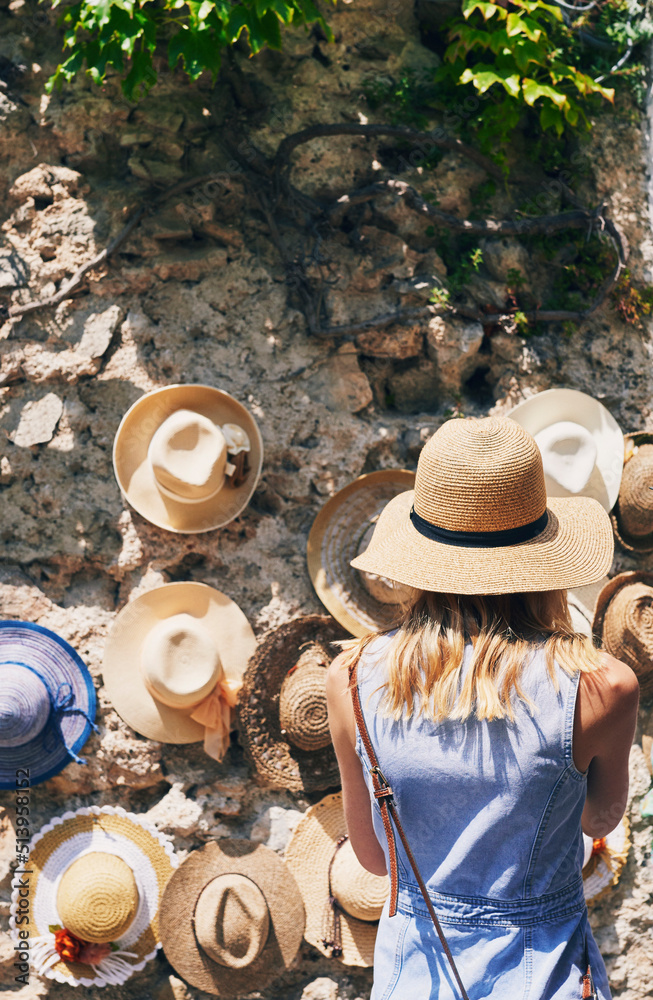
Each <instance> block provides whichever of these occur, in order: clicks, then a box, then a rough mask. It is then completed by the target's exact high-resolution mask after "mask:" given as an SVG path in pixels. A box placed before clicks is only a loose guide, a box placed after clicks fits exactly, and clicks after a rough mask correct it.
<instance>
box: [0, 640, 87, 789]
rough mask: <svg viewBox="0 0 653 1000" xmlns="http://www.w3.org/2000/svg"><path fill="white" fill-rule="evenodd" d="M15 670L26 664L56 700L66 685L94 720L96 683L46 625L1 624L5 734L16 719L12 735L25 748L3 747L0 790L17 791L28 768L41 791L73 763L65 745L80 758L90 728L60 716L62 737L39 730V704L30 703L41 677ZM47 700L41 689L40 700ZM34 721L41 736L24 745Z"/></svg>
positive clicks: (79, 719) (0, 698) (0, 703)
mask: <svg viewBox="0 0 653 1000" xmlns="http://www.w3.org/2000/svg"><path fill="white" fill-rule="evenodd" d="M16 664H24V665H26V666H27V667H31V668H32V670H35V671H36V672H37V674H38V675H39V677H41V679H42V681H43V683H44V684H45V685H47V688H48V689H49V691H50V694H51V695H52V696H54V695H55V694H56V692H57V691H58V690H59V689H60V686H61V685H68V686H69V689H70V690H71V691H72V692H73V698H74V700H73V704H74V706H75V707H77V708H80V709H81V710H82V712H83V713H85V715H87V716H88V717H89V718H90V719H95V706H96V699H95V688H94V686H93V680H92V678H91V675H90V673H89V671H88V668H87V666H86V664H85V663H84V661H83V660H82V659H81V657H80V656H79V655H78V654H77V653H76V652H75V650H74V649H73V648H72V646H70V645H69V644H68V643H67V642H65V640H64V639H62V638H61V637H60V636H58V635H57V634H56V633H55V632H51V631H50V629H47V628H43V627H42V626H41V625H32V624H30V623H28V622H17V621H2V622H0V711H2V714H3V715H4V716H5V719H4V723H3V735H4V734H5V732H6V730H5V729H4V726H8V722H9V718H11V719H12V722H14V723H15V725H14V726H12V734H13V736H14V737H15V738H16V740H18V741H19V742H20V744H21V745H17V746H6V745H4V746H0V788H15V787H16V768H17V767H23V768H29V773H30V782H31V784H32V785H38V784H40V783H41V782H42V781H45V780H46V779H47V778H51V777H52V776H53V775H54V774H58V773H59V771H61V770H62V769H63V768H64V767H65V766H66V764H68V763H69V762H70V759H71V758H70V756H69V754H68V751H67V750H66V745H67V746H69V747H70V748H71V749H72V750H73V751H74V752H75V753H78V752H79V751H80V750H81V748H82V747H83V746H84V744H85V742H86V740H87V739H88V737H89V735H90V732H91V724H90V722H89V721H88V720H87V719H86V718H85V717H84V715H83V714H81V713H80V712H75V713H70V714H62V715H60V717H59V727H60V733H57V732H56V730H55V731H53V730H54V727H53V726H52V725H51V724H48V725H47V726H46V727H45V728H43V729H39V727H38V725H37V722H38V720H36V719H34V718H33V716H32V713H33V712H38V711H39V709H38V707H37V705H36V703H35V701H34V699H31V700H30V701H29V703H28V702H26V697H27V694H28V684H30V683H34V682H36V685H37V687H38V685H39V677H37V676H36V675H34V674H31V672H30V671H28V670H26V669H25V666H23V667H22V668H17V667H16ZM17 669H18V671H19V672H18V673H17ZM27 675H31V677H32V678H34V681H32V682H30V681H27ZM10 677H13V678H14V680H15V681H17V682H18V687H16V685H15V684H10V681H9V678H10ZM66 690H68V688H66ZM44 694H45V692H44V691H43V690H42V689H41V696H43V695H44ZM48 708H49V703H48ZM44 710H45V705H44V704H43V703H41V707H40V711H41V713H42V712H43V711H44ZM21 719H24V720H25V724H26V725H27V728H23V724H22V722H21ZM30 719H31V720H32V722H33V724H34V725H33V727H32V731H33V732H34V729H38V730H39V731H37V732H36V733H35V735H34V736H33V737H32V738H31V739H29V740H28V741H27V742H26V743H23V742H22V737H21V734H22V735H23V736H29V732H28V728H29V723H30ZM62 737H63V739H62ZM12 742H13V741H12Z"/></svg>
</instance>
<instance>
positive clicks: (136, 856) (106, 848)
mask: <svg viewBox="0 0 653 1000" xmlns="http://www.w3.org/2000/svg"><path fill="white" fill-rule="evenodd" d="M177 864H178V860H177V856H176V855H175V854H174V852H173V850H172V846H171V844H170V842H169V841H168V840H167V839H166V838H165V837H164V836H163V835H162V834H160V833H159V832H158V831H157V830H156V829H154V827H151V826H150V825H149V824H148V823H147V822H146V821H145V820H143V819H142V817H140V816H136V815H134V814H133V813H127V812H125V810H124V809H121V808H120V807H118V806H115V807H113V806H103V807H102V808H100V807H98V806H92V807H90V808H83V809H78V810H77V811H76V812H67V813H64V814H63V816H56V817H55V818H54V819H52V820H51V821H50V822H49V823H47V824H46V825H45V826H44V827H42V828H41V830H40V831H39V832H38V833H37V834H35V836H34V837H33V839H32V841H31V843H30V847H29V865H26V866H24V867H25V868H26V871H27V873H26V874H25V875H23V876H21V878H23V879H24V880H26V881H27V883H28V888H29V918H30V924H29V931H30V949H29V950H30V952H31V962H32V968H33V969H34V971H35V972H37V973H38V974H39V975H44V976H46V977H47V978H48V979H54V980H56V981H57V982H59V983H68V984H70V985H73V986H79V985H82V986H117V985H119V984H120V983H124V982H125V981H126V980H127V979H129V977H130V976H132V975H133V974H134V972H137V971H139V970H141V969H143V968H144V967H145V965H146V963H147V962H149V961H150V959H152V958H154V956H155V954H156V951H157V949H158V948H159V947H160V944H159V933H158V912H159V905H160V902H161V899H162V897H163V892H164V889H165V887H166V885H167V884H168V880H169V878H170V876H171V875H172V873H173V871H174V869H175V868H176V867H177ZM19 893H20V890H19V888H16V889H15V890H14V893H13V896H12V903H11V919H10V926H11V929H12V934H13V936H14V938H15V939H16V940H17V941H18V942H19V943H21V939H20V937H19V931H20V929H21V926H24V922H23V921H22V920H21V914H22V913H23V912H24V910H23V905H22V900H21V896H20V894H19ZM110 946H111V947H110Z"/></svg>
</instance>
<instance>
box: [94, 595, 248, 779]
mask: <svg viewBox="0 0 653 1000" xmlns="http://www.w3.org/2000/svg"><path fill="white" fill-rule="evenodd" d="M255 648H256V639H255V638H254V633H253V631H252V628H251V625H250V624H249V622H248V621H247V619H246V618H245V615H244V614H243V612H242V611H241V610H240V608H239V607H238V605H237V604H235V603H234V601H232V600H231V599H230V598H229V597H227V596H226V595H225V594H222V593H220V591H219V590H215V589H214V588H213V587H207V586H206V585H205V584H203V583H167V584H164V585H163V586H162V587H156V588H155V589H154V590H150V591H147V592H146V593H145V594H141V595H140V596H139V597H136V598H135V599H134V600H133V601H131V602H130V603H129V604H127V605H126V607H124V608H123V609H122V611H121V612H120V614H119V615H118V616H117V618H116V619H115V621H114V623H113V628H112V629H111V632H110V634H109V637H108V639H107V643H106V647H105V651H104V660H103V665H102V673H103V677H104V684H105V687H106V690H107V694H108V695H109V698H110V699H111V701H112V703H113V706H114V708H115V709H116V711H117V712H118V715H120V716H121V718H123V719H124V720H125V722H126V723H128V725H130V726H131V727H132V729H135V730H136V732H137V733H141V735H143V736H147V737H148V738H149V739H151V740H160V741H161V742H162V743H195V742H198V741H199V740H204V748H205V750H206V752H207V753H208V754H209V755H210V756H211V757H214V758H215V759H216V760H221V759H222V757H223V756H224V754H225V752H226V750H227V746H228V744H229V729H230V722H231V709H232V708H233V707H234V706H235V704H236V699H237V696H238V692H239V690H240V687H241V683H242V676H243V673H244V671H245V667H246V666H247V661H248V660H249V658H250V656H251V655H252V653H253V652H254V649H255Z"/></svg>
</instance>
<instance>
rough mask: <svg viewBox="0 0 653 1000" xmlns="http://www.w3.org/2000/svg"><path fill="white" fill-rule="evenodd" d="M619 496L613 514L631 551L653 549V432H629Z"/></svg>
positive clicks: (617, 531)
mask: <svg viewBox="0 0 653 1000" xmlns="http://www.w3.org/2000/svg"><path fill="white" fill-rule="evenodd" d="M625 447H626V452H625V464H624V471H623V476H622V478H621V489H620V490H619V499H618V500H617V503H616V506H615V508H614V510H613V511H612V514H611V515H610V516H611V518H612V527H613V528H614V533H615V535H616V536H617V540H618V542H619V543H620V545H621V546H622V547H623V548H624V549H626V550H627V551H628V552H651V551H653V489H652V488H651V487H653V434H645V433H642V434H627V435H626V446H625Z"/></svg>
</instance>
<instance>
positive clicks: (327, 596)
mask: <svg viewBox="0 0 653 1000" xmlns="http://www.w3.org/2000/svg"><path fill="white" fill-rule="evenodd" d="M414 482H415V474H414V473H413V472H408V471H407V470H406V469H381V470H379V471H378V472H370V473H368V474H367V475H365V476H359V477H358V479H355V480H354V482H353V483H350V484H349V485H348V486H345V488H344V489H342V490H340V491H339V492H338V493H336V495H335V496H333V497H331V499H330V500H327V502H326V503H325V505H324V507H322V509H321V510H320V512H319V514H318V515H317V517H316V518H315V521H314V522H313V526H312V527H311V531H310V534H309V536H308V548H307V559H308V572H309V574H310V577H311V580H312V582H313V586H314V587H315V591H316V593H317V596H318V597H319V598H320V600H321V601H322V603H323V604H324V606H325V607H326V608H327V610H328V611H330V612H331V614H332V615H333V617H334V618H335V619H336V621H339V622H340V624H341V625H344V626H345V628H346V629H347V630H348V631H349V632H351V634H352V635H355V636H363V635H367V633H368V632H376V631H380V630H381V629H384V628H387V627H389V626H390V625H391V624H392V623H393V622H394V619H395V618H396V617H397V613H398V611H399V605H400V603H401V600H402V599H403V596H404V589H403V588H401V587H399V586H398V585H397V584H396V583H395V582H394V581H393V580H388V579H385V578H384V577H383V575H382V574H381V575H379V574H378V573H372V574H367V573H362V572H357V570H355V569H353V568H352V565H351V560H352V559H354V557H355V556H357V555H359V554H360V553H361V552H364V551H365V550H366V549H368V548H369V545H370V542H371V539H372V535H373V532H374V530H375V525H376V523H377V521H378V519H379V516H380V514H381V512H382V510H383V509H384V508H385V506H386V505H387V504H388V502H389V501H390V500H392V498H393V497H396V496H397V494H398V493H400V492H401V491H402V490H407V489H410V488H411V487H412V485H413V483H414Z"/></svg>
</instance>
